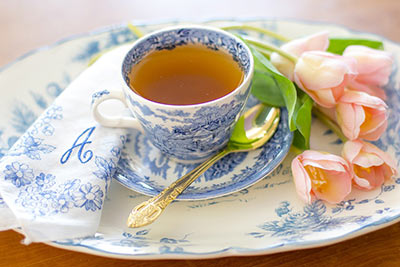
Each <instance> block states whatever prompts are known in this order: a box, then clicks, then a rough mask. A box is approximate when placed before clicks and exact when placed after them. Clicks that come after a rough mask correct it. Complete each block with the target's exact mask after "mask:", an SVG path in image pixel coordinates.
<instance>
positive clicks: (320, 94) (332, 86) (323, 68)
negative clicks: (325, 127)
mask: <svg viewBox="0 0 400 267" xmlns="http://www.w3.org/2000/svg"><path fill="white" fill-rule="evenodd" d="M355 64H356V60H355V59H352V58H345V57H342V56H338V55H334V54H331V53H327V52H320V51H310V52H304V53H303V54H302V55H301V57H300V58H299V60H298V62H297V64H296V66H295V69H294V80H295V82H296V84H297V85H298V86H299V87H300V88H301V89H303V90H304V91H305V92H306V93H307V94H308V95H309V96H310V97H311V98H312V99H313V100H314V101H315V102H316V103H317V104H319V105H320V106H322V107H326V108H331V107H334V106H335V105H336V103H337V101H338V100H339V98H341V97H342V95H343V92H344V88H345V86H346V85H347V84H348V82H349V81H350V80H351V79H353V78H354V76H355V74H357V72H356V69H355Z"/></svg>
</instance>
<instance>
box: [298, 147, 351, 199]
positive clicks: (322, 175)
mask: <svg viewBox="0 0 400 267" xmlns="http://www.w3.org/2000/svg"><path fill="white" fill-rule="evenodd" d="M292 173H293V178H294V183H295V185H296V191H297V194H298V195H299V196H300V198H301V199H302V200H304V201H305V202H306V203H308V204H309V203H311V202H312V201H313V200H314V199H315V198H317V199H322V200H326V201H328V202H330V203H339V202H340V201H342V200H343V199H344V198H345V197H346V196H347V195H348V194H349V193H350V191H351V179H352V173H351V169H350V167H349V165H348V163H347V162H346V161H345V160H344V159H343V158H341V157H339V156H336V155H332V154H328V153H323V152H317V151H312V150H307V151H304V152H303V153H302V154H300V155H298V156H297V157H296V158H294V159H293V161H292Z"/></svg>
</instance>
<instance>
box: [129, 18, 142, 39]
mask: <svg viewBox="0 0 400 267" xmlns="http://www.w3.org/2000/svg"><path fill="white" fill-rule="evenodd" d="M127 26H128V29H129V30H130V31H131V32H132V33H133V34H135V35H136V36H137V37H139V38H140V37H142V36H143V35H144V34H143V33H142V31H141V30H139V28H138V27H136V26H135V25H133V24H132V23H130V22H129V23H128V25H127Z"/></svg>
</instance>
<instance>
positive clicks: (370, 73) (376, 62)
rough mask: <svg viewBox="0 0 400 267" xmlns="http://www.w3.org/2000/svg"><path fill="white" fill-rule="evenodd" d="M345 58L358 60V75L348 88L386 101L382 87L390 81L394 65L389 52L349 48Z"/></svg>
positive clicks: (365, 48)
mask: <svg viewBox="0 0 400 267" xmlns="http://www.w3.org/2000/svg"><path fill="white" fill-rule="evenodd" d="M343 56H344V57H351V58H354V59H356V60H357V64H356V68H357V72H358V74H357V76H356V77H355V79H354V81H352V82H350V83H349V84H348V87H349V88H351V89H352V90H357V91H363V92H366V93H368V94H370V95H373V96H377V97H379V98H382V99H386V95H385V92H384V91H383V90H382V88H380V87H381V86H384V85H385V84H387V83H388V81H389V76H390V73H391V72H392V64H393V59H392V56H391V55H390V54H389V53H388V52H385V51H382V50H376V49H372V48H369V47H366V46H361V45H351V46H348V47H347V48H346V49H345V50H344V52H343Z"/></svg>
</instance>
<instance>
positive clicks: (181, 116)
mask: <svg viewBox="0 0 400 267" xmlns="http://www.w3.org/2000/svg"><path fill="white" fill-rule="evenodd" d="M187 45H196V46H201V47H204V48H207V49H211V50H213V51H216V50H218V51H223V52H225V53H227V54H228V55H229V56H230V58H231V59H232V61H234V62H235V63H236V64H238V66H239V67H240V69H241V71H242V72H243V79H242V82H241V83H240V84H239V85H238V86H237V87H236V88H235V89H234V90H233V91H231V92H230V93H228V94H226V95H224V96H222V97H220V98H218V99H215V100H211V101H208V102H204V103H198V104H190V105H172V104H163V103H159V102H155V101H151V100H149V99H146V98H144V97H142V96H141V95H139V94H138V93H136V92H135V91H134V90H132V88H130V87H129V85H130V76H129V75H130V73H131V70H132V67H134V66H136V65H137V64H139V62H140V61H141V60H143V59H144V58H146V56H148V55H149V54H151V53H152V52H154V51H160V50H171V49H175V48H176V47H180V46H187ZM253 71H254V62H253V57H252V55H251V52H250V50H249V48H248V47H247V46H246V44H244V42H243V41H242V40H240V39H239V38H237V37H236V36H234V35H232V34H230V33H227V32H225V31H222V30H220V29H217V28H212V27H204V26H178V27H173V28H165V29H162V30H159V31H156V32H152V33H150V34H148V35H146V36H144V37H142V38H140V39H138V40H137V41H136V42H135V43H134V44H133V46H132V48H131V49H130V50H129V52H128V53H127V54H126V56H125V59H124V61H123V63H122V78H123V84H122V90H119V91H110V92H108V91H107V93H104V94H100V95H99V96H98V97H97V98H95V99H94V102H93V105H92V112H93V116H94V118H95V120H96V121H98V122H99V123H100V124H101V125H103V126H107V127H124V128H126V127H128V128H136V129H139V130H141V131H143V132H144V134H145V135H146V136H147V138H148V139H149V140H150V142H151V143H152V144H153V145H154V146H155V147H156V148H158V149H159V150H161V151H162V152H163V153H165V154H166V155H167V156H169V157H171V158H172V159H175V160H177V161H181V162H198V161H201V160H204V159H206V158H208V157H210V156H211V155H212V154H214V153H216V152H217V151H218V150H220V149H221V148H223V147H224V146H225V145H226V143H227V142H228V140H229V137H230V135H231V133H232V130H233V127H234V125H235V123H236V122H237V120H238V119H239V117H240V115H241V112H242V110H243V108H244V106H245V103H246V101H247V98H248V96H249V94H250V85H251V79H252V76H253ZM108 99H118V100H120V101H122V102H123V103H124V104H125V105H126V106H127V107H128V108H129V110H130V111H131V113H132V115H133V117H130V116H129V117H127V116H125V117H118V118H114V117H109V116H106V115H103V114H101V113H100V112H99V111H98V105H99V104H100V103H101V102H103V101H105V100H108Z"/></svg>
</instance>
